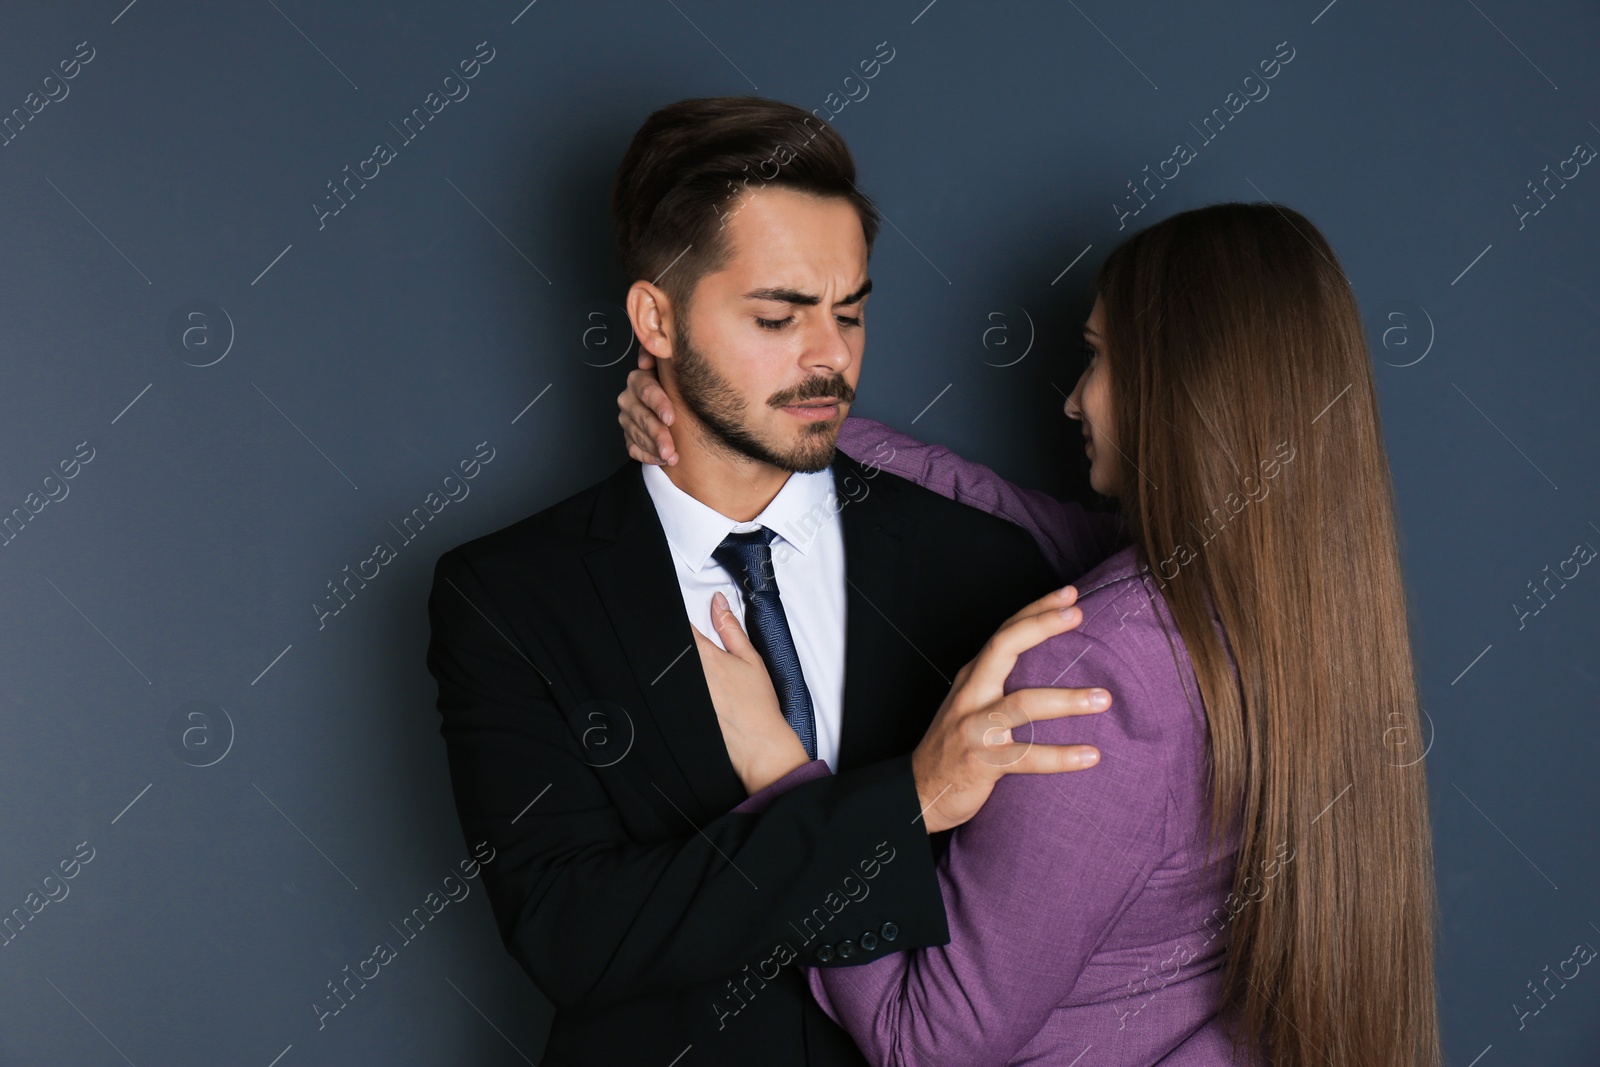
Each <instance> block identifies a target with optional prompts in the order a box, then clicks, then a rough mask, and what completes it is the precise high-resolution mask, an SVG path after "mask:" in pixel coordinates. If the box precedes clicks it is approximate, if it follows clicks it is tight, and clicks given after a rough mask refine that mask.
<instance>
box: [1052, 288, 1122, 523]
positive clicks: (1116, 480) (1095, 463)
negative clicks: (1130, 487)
mask: <svg viewBox="0 0 1600 1067" xmlns="http://www.w3.org/2000/svg"><path fill="white" fill-rule="evenodd" d="M1105 324H1106V309H1105V303H1104V302H1103V301H1102V300H1101V299H1100V298H1099V297H1098V296H1097V297H1095V298H1094V309H1093V310H1092V311H1090V312H1089V321H1088V322H1087V323H1085V324H1084V327H1083V340H1084V356H1085V358H1086V359H1087V360H1088V365H1087V366H1086V367H1084V370H1083V374H1082V375H1081V376H1079V378H1078V385H1077V388H1075V389H1073V390H1072V395H1071V396H1069V397H1067V403H1066V407H1065V410H1066V413H1067V418H1069V419H1076V420H1078V421H1079V422H1081V423H1083V441H1084V446H1083V447H1084V451H1085V452H1086V453H1088V456H1089V485H1090V486H1092V487H1093V488H1094V491H1095V492H1097V493H1104V494H1105V495H1106V496H1116V495H1117V489H1118V485H1119V484H1120V478H1121V475H1120V473H1119V464H1118V462H1117V458H1118V456H1119V455H1120V453H1119V452H1118V451H1117V446H1116V444H1115V442H1113V441H1112V439H1111V381H1110V373H1109V368H1108V367H1107V365H1106V354H1105V340H1104V337H1103V334H1104V332H1105Z"/></svg>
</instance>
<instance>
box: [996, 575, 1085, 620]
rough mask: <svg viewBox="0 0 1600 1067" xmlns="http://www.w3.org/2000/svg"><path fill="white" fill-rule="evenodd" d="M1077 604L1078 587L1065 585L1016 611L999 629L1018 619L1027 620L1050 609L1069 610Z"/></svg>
mask: <svg viewBox="0 0 1600 1067" xmlns="http://www.w3.org/2000/svg"><path fill="white" fill-rule="evenodd" d="M1077 602H1078V587H1077V586H1075V585H1067V586H1063V587H1061V588H1060V589H1052V590H1051V591H1050V592H1048V593H1046V594H1045V595H1044V596H1042V597H1040V598H1039V599H1038V600H1035V601H1033V602H1032V603H1030V604H1026V605H1024V606H1023V607H1022V608H1021V609H1020V610H1018V611H1017V612H1016V613H1014V614H1013V615H1012V616H1011V617H1010V618H1009V619H1007V620H1006V621H1005V622H1003V623H1001V624H1000V627H999V628H1003V627H1006V626H1010V625H1011V624H1012V623H1014V622H1016V621H1017V620H1018V619H1026V618H1028V617H1030V616H1033V615H1037V614H1039V613H1040V612H1041V611H1049V610H1050V609H1051V608H1070V607H1071V606H1072V605H1074V604H1076V603H1077Z"/></svg>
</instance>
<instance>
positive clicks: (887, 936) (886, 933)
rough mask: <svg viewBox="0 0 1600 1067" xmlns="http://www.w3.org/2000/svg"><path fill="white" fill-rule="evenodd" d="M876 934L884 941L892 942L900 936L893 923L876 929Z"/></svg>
mask: <svg viewBox="0 0 1600 1067" xmlns="http://www.w3.org/2000/svg"><path fill="white" fill-rule="evenodd" d="M878 933H880V934H882V935H883V939H884V940H885V941H893V940H894V939H895V938H897V937H899V936H900V928H899V927H898V926H896V925H895V924H894V923H884V924H883V925H882V926H880V927H878Z"/></svg>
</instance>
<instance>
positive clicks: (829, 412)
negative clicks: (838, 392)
mask: <svg viewBox="0 0 1600 1067" xmlns="http://www.w3.org/2000/svg"><path fill="white" fill-rule="evenodd" d="M783 410H785V411H787V412H789V413H790V414H791V415H794V416H795V417H796V418H800V419H805V420H806V421H808V422H821V421H823V420H825V419H831V418H833V416H834V414H835V413H836V412H837V411H838V410H839V400H838V398H837V397H820V398H815V399H812V400H802V401H800V402H799V403H795V404H785V405H784V406H783Z"/></svg>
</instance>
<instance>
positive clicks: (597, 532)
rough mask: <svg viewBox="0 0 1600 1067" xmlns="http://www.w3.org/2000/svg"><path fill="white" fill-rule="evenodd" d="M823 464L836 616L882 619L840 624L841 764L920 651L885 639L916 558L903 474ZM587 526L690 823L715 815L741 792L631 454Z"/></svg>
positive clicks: (880, 722) (875, 743) (594, 575)
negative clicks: (840, 546)
mask: <svg viewBox="0 0 1600 1067" xmlns="http://www.w3.org/2000/svg"><path fill="white" fill-rule="evenodd" d="M831 469H832V472H833V478H834V487H835V493H836V497H835V499H836V503H835V504H834V506H835V507H837V508H838V509H839V519H840V524H841V528H842V531H843V538H844V547H845V580H846V612H847V616H846V617H847V619H848V620H855V619H863V618H866V617H868V616H869V615H872V616H879V617H881V618H883V619H885V620H887V621H888V623H889V627H888V628H887V629H886V628H885V627H883V626H880V625H873V626H853V625H851V626H849V627H848V631H847V634H848V637H847V641H846V648H845V690H844V708H843V723H842V736H841V738H840V748H839V762H840V767H839V768H837V769H841V770H842V769H846V768H849V767H851V766H854V765H855V764H856V763H857V762H858V761H857V760H853V759H852V753H853V752H855V751H857V750H866V751H877V750H880V749H882V747H883V745H884V744H885V743H886V741H888V740H889V739H888V738H886V737H885V736H884V732H885V731H889V730H892V729H894V726H893V723H892V721H891V718H892V717H890V716H887V715H885V714H884V711H883V709H882V708H880V707H877V706H876V705H877V704H878V703H879V701H881V700H882V699H884V698H885V697H886V696H888V695H890V694H891V693H892V683H893V679H894V677H895V672H896V671H897V670H901V669H904V667H905V660H906V657H907V655H908V654H910V655H913V656H915V655H918V654H916V653H914V652H911V653H908V646H909V641H908V640H905V639H903V635H902V637H901V638H900V639H896V638H895V637H894V633H898V632H900V629H901V627H903V626H904V625H905V621H906V620H907V619H909V618H910V617H911V615H912V614H913V612H912V608H911V605H910V599H909V598H910V596H911V595H912V593H913V591H914V590H913V583H912V576H913V574H914V573H915V560H914V559H913V558H912V556H913V553H912V552H910V551H908V549H911V548H912V547H913V546H914V544H915V542H914V540H912V539H911V538H910V537H909V536H908V531H906V530H905V529H903V528H902V527H901V524H899V523H897V522H896V521H895V520H896V516H897V511H898V509H896V508H894V507H893V506H892V500H893V498H894V497H895V496H896V495H897V494H898V493H899V492H901V491H903V490H904V488H905V485H904V483H903V482H901V481H900V480H899V479H898V478H897V477H895V476H892V475H891V476H888V477H885V476H884V474H883V472H882V471H879V470H877V469H870V470H869V469H866V468H863V467H862V465H861V464H859V463H857V462H856V461H855V460H853V459H851V458H850V457H849V456H847V455H845V453H843V452H836V453H835V456H834V462H833V465H832V468H831ZM588 534H589V537H590V538H591V540H592V541H593V542H594V546H595V547H593V548H592V549H590V550H589V551H588V552H587V553H586V554H585V556H584V565H585V566H586V568H587V569H588V572H589V575H590V578H591V579H592V581H593V582H594V586H595V589H596V591H597V593H598V594H599V597H600V601H601V603H602V605H603V607H604V609H605V612H606V615H607V617H608V619H609V620H610V622H611V625H612V628H613V629H614V630H615V632H616V634H617V639H618V641H619V643H620V644H621V646H622V650H623V654H624V656H625V657H626V659H627V662H628V667H629V669H630V670H631V672H632V674H633V676H634V680H635V682H636V683H637V685H638V687H639V691H640V692H641V693H642V694H643V697H644V703H645V709H646V711H647V712H648V714H649V716H650V717H651V718H652V719H653V720H654V722H655V724H656V726H657V728H658V730H659V732H660V735H661V737H662V739H663V740H664V742H665V744H666V746H667V748H668V750H669V751H670V752H671V754H672V757H673V760H674V762H675V763H676V764H677V766H678V769H679V771H680V772H681V773H682V775H683V778H684V780H685V781H686V782H687V784H688V787H689V789H690V790H691V791H692V794H693V796H694V798H695V800H696V801H698V804H699V807H700V809H701V811H700V812H699V817H698V818H697V819H696V824H697V825H698V824H700V823H703V822H704V821H706V820H708V819H711V818H715V817H716V816H718V815H721V814H723V813H724V812H727V811H728V810H730V809H731V808H733V807H734V806H735V805H736V804H738V803H739V802H740V801H742V800H743V799H744V798H745V795H746V794H745V791H744V786H743V784H742V783H741V782H740V781H739V777H738V774H737V773H736V772H735V771H734V769H733V764H732V763H731V762H730V761H729V759H728V754H727V748H726V747H725V745H724V744H723V741H722V730H721V727H720V726H719V725H718V724H717V716H716V709H715V707H714V706H713V705H712V702H711V693H710V690H709V689H708V688H707V687H706V682H705V675H704V674H703V673H702V671H701V669H700V663H699V656H698V651H697V649H696V648H695V642H694V633H693V628H692V627H691V626H690V624H689V621H688V618H687V617H686V616H685V615H684V611H683V595H682V593H681V592H680V590H679V588H678V580H677V572H676V570H675V568H674V566H673V562H672V555H671V549H670V548H669V547H668V544H667V538H666V534H665V532H664V530H663V527H662V523H661V519H660V517H659V516H658V515H657V513H656V509H655V506H654V504H653V502H652V500H651V497H650V494H649V492H648V490H647V489H646V488H645V483H644V472H643V467H642V465H641V464H639V463H638V462H636V461H634V460H629V461H628V462H626V463H624V464H623V465H622V466H621V467H619V468H618V469H617V471H616V472H615V473H613V474H612V475H611V476H610V477H609V478H607V479H606V480H605V481H604V482H602V483H601V484H600V487H599V491H598V494H597V496H596V501H595V507H594V511H593V512H592V514H591V517H590V521H589V528H588ZM919 662H920V661H919ZM923 669H926V665H923ZM929 714H930V715H931V714H932V709H929ZM679 795H681V793H680V794H679Z"/></svg>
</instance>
